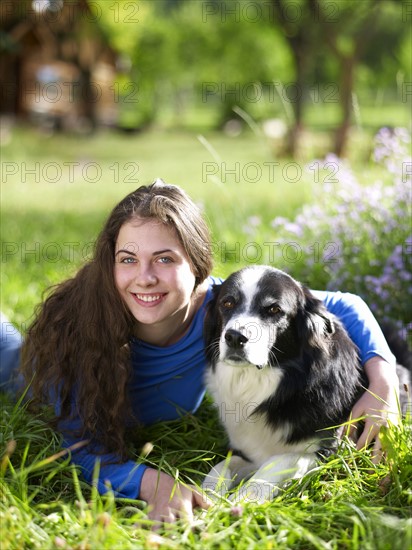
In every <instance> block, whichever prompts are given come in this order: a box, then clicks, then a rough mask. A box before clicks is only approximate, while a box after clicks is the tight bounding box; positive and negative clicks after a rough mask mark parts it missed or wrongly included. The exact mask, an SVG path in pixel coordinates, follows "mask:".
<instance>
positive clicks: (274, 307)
mask: <svg viewBox="0 0 412 550" xmlns="http://www.w3.org/2000/svg"><path fill="white" fill-rule="evenodd" d="M281 311H282V310H281V309H280V307H279V306H277V305H276V304H273V305H271V306H269V307H268V312H269V313H271V314H272V315H274V314H275V313H280V312H281Z"/></svg>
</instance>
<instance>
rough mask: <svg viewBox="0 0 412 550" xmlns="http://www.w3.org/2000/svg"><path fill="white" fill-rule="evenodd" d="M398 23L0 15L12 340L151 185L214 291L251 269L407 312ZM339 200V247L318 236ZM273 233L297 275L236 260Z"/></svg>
mask: <svg viewBox="0 0 412 550" xmlns="http://www.w3.org/2000/svg"><path fill="white" fill-rule="evenodd" d="M411 21H412V2H411V1H410V0H362V1H357V0H353V1H352V0H251V1H248V0H226V1H220V0H209V1H206V0H205V1H203V0H152V1H151V0H138V1H137V0H136V1H131V0H93V1H91V0H90V1H89V0H2V1H1V3H0V51H1V57H2V63H1V68H0V78H1V88H0V122H1V132H0V141H1V148H2V284H3V293H2V309H3V310H6V312H7V313H8V314H9V315H10V316H11V317H12V318H13V320H14V321H15V322H19V323H20V325H21V326H22V325H23V324H24V321H25V320H27V319H28V318H29V317H30V315H31V311H32V309H33V306H34V304H35V303H36V302H38V301H39V300H40V298H41V294H42V292H43V291H44V289H45V288H47V286H48V285H50V284H52V283H55V282H58V281H59V280H61V279H62V278H64V277H66V276H67V275H68V274H70V273H72V272H73V270H74V269H76V268H77V267H78V265H79V264H80V263H81V262H82V261H84V260H85V259H87V258H89V257H90V254H91V249H92V245H93V241H94V239H95V236H96V233H97V231H98V230H99V228H100V226H101V223H102V221H103V220H104V219H105V217H106V216H107V214H108V212H109V211H110V209H111V208H112V206H113V205H114V203H115V202H117V201H118V200H120V199H121V198H122V197H123V196H124V195H126V194H127V193H128V192H130V191H131V190H133V189H135V188H136V187H138V186H139V185H142V184H147V183H150V182H151V181H153V180H154V179H155V178H156V177H162V178H163V179H164V180H165V181H168V182H171V183H176V184H178V185H180V186H182V187H183V188H184V189H186V190H187V191H188V192H189V193H190V194H191V196H192V197H193V198H194V199H195V200H196V201H197V202H198V203H199V205H200V206H201V207H202V208H203V210H204V213H205V216H206V217H207V219H208V221H209V223H210V226H211V229H212V232H213V235H214V239H215V242H217V243H218V244H217V245H216V258H215V260H216V271H217V274H223V275H226V274H227V273H228V272H229V271H231V270H233V268H234V267H239V266H240V265H243V264H245V263H248V262H249V263H250V262H252V261H258V262H263V261H266V262H271V263H277V265H279V266H280V267H283V268H285V269H286V270H288V271H290V272H292V274H295V275H296V276H299V277H303V278H304V280H305V282H307V283H308V284H311V285H313V286H317V287H325V286H329V287H330V288H332V287H333V286H335V287H336V286H339V285H340V286H342V285H343V286H344V288H343V289H349V290H354V291H356V292H359V293H361V294H362V295H364V296H366V297H367V298H369V295H368V292H370V288H371V286H373V285H375V286H376V294H377V295H379V292H382V288H383V286H382V285H385V284H386V285H389V287H388V288H389V290H390V291H391V292H392V293H394V292H395V290H394V289H395V288H397V286H396V285H397V284H398V282H399V281H400V280H401V281H402V285H401V287H400V288H399V289H398V290H397V291H396V292H398V294H399V296H403V295H404V292H405V291H406V292H408V293H410V292H411V283H410V279H409V278H408V276H407V269H406V267H405V266H406V264H407V262H409V263H410V254H411V248H410V246H411V242H410V241H409V240H407V239H409V236H408V235H409V234H410V223H409V219H408V215H409V214H410V211H409V210H408V208H407V207H406V206H405V208H404V206H402V208H404V209H403V210H402V208H401V209H399V204H398V205H397V206H396V205H395V204H394V203H393V200H394V196H395V195H397V196H398V197H399V193H400V191H399V189H401V191H402V192H403V191H404V190H405V189H406V188H407V186H408V185H409V183H410V172H411V170H410V166H411V164H410V128H411V99H412V74H411V46H412V43H411ZM382 128H383V129H384V133H383V134H382ZM379 132H381V133H379ZM385 132H386V133H385ZM376 136H379V137H378V138H377V137H376ZM377 139H378V142H377V141H376V140H377ZM377 147H378V149H379V147H380V148H381V149H380V151H381V152H380V156H379V154H377V153H376V151H377ZM382 148H383V149H384V152H382V150H383V149H382ZM327 155H329V156H327ZM317 159H323V160H322V161H320V160H317ZM394 159H395V160H394ZM345 162H347V163H350V166H351V167H352V169H353V171H354V174H355V175H353V174H352V176H351V175H350V174H349V172H348V167H347V165H346V164H345ZM385 163H386V164H385ZM391 163H392V164H391ZM348 174H349V175H348ZM355 176H356V177H355ZM355 180H356V185H357V187H356V189H354V187H353V185H354V181H355ZM378 183H379V185H383V186H384V191H382V190H381V191H379V193H381V194H380V195H379V193H378V194H377V192H375V193H374V194H371V193H369V195H362V193H363V191H361V190H362V189H363V190H365V189H367V187H368V186H370V185H372V184H373V185H375V184H376V185H377V184H378ZM332 184H333V185H335V186H333V185H332ZM396 185H399V186H400V187H399V188H398V187H396ZM337 186H340V187H339V188H338V187H337ZM351 186H352V187H351ZM345 189H346V191H347V193H348V192H349V195H351V198H352V199H354V200H355V203H353V204H351V205H349V206H348V204H346V211H345V214H344V219H345V221H346V223H347V224H348V226H349V225H350V224H351V223H352V224H354V227H355V226H356V223H358V226H359V227H358V226H356V227H357V229H356V230H352V232H351V233H350V237H347V239H348V242H346V244H345V243H343V241H342V235H341V234H339V235H338V234H337V233H333V232H332V233H331V231H332V229H331V228H332V226H333V223H334V222H333V220H335V221H336V219H337V213H338V211H339V208H340V207H341V206H342V201H345V200H348V198H347V197H346V198H345V194H344V193H343V191H342V190H345ZM348 190H350V191H348ZM375 191H376V190H375ZM365 192H366V191H365ZM401 194H402V193H401ZM372 195H373V196H374V197H375V199H374V200H377V203H376V205H379V206H382V207H385V208H387V214H385V215H384V214H382V215H380V217H379V216H377V214H376V209H377V206H375V207H374V211H372V207H371V205H372V204H375V203H373V200H372V199H371V196H372ZM376 197H378V199H376ZM385 197H386V198H385ZM391 197H392V198H391ZM402 197H403V195H402ZM326 199H327V200H326ZM391 200H392V202H390V201H391ZM399 200H400V199H399ZM405 200H406V199H404V198H402V201H403V202H402V205H404V203H405ZM334 201H335V202H334ZM336 201H338V202H336ZM339 201H340V202H339ZM356 201H357V202H356ZM362 201H364V202H365V204H366V205H368V204H369V206H368V207H367V208H366V206H365V218H362V220H361V222H360V221H357V220H355V217H354V216H355V211H360V210H362V209H361V208H360V206H359V205H360V204H361V203H362ZM385 201H386V202H385ZM326 203H327V205H326ZM389 203H390V204H389ZM315 204H317V205H319V204H323V205H324V206H323V207H322V208H323V210H321V213H319V211H318V212H317V213H316V212H314V211H313V212H311V213H310V214H308V215H307V217H306V218H305V216H304V215H303V214H302V209H303V208H304V206H305V205H315ZM405 204H406V203H405ZM332 205H334V206H333V208H335V210H333V208H332ZM395 206H396V208H397V214H396V215H395V213H394V212H395V210H396V208H395ZM331 208H332V210H331ZM328 209H329V210H328ZM348 209H349V210H348ZM388 209H389V210H388ZM394 209H395V210H394ZM326 212H328V214H327V215H326ZM339 212H340V211H339ZM400 212H401V213H400ZM408 212H409V214H408ZM322 215H324V218H322ZM386 215H387V218H385V216H386ZM299 216H301V217H300V218H299ZM328 216H329V218H328ZM382 216H383V217H382ZM405 216H406V218H405ZM316 217H318V218H319V219H320V218H322V219H324V223H323V226H322V228H319V227H318V228H317V229H316V231H315V229H312V233H310V234H306V233H305V235H303V233H304V230H305V231H306V230H307V228H308V227H309V225H310V224H309V221H310V219H312V221H313V219H314V218H316ZM389 218H391V219H392V220H394V219H395V218H396V220H397V221H396V223H395V224H394V227H395V229H393V230H392V229H391V230H389V228H388V226H387V224H386V222H385V221H384V220H386V219H389ZM279 220H281V221H279ZM282 220H283V222H282ZM365 220H366V221H365ZM371 220H374V221H373V224H372V225H373V227H374V228H375V229H376V231H375V229H374V231H375V232H374V233H371V231H372V230H371V231H369V233H365V234H364V233H362V231H363V230H364V228H365V227H366V226H368V224H370V223H372V222H371ZM289 222H290V224H289V226H288V225H287V224H288V223H289ZM355 222H356V223H355ZM293 224H294V225H293ZM385 224H386V225H385ZM285 227H286V229H290V230H292V233H287V231H286V233H285V234H284V235H283V237H282V239H283V240H282V242H283V243H284V245H282V246H286V245H289V244H290V243H291V242H293V243H295V244H297V247H298V248H295V249H293V250H295V252H296V251H297V252H302V253H303V251H304V250H306V251H307V253H306V256H305V255H303V256H302V257H301V256H299V255H298V256H299V257H297V256H296V254H294V252H293V250H292V249H290V247H289V248H288V249H287V251H286V252H285V248H282V247H280V248H277V249H276V250H277V252H279V251H280V252H279V254H280V255H278V256H276V257H275V256H274V255H273V251H274V248H273V246H269V245H268V246H266V248H261V249H260V251H259V250H257V252H256V253H255V252H254V249H253V250H252V248H250V247H249V248H247V249H245V246H249V245H250V243H252V244H253V245H254V246H255V248H256V243H264V242H266V243H272V244H279V242H280V241H279V240H278V239H280V236H281V234H282V231H283V232H284V231H285ZM368 227H369V226H368ZM360 228H363V229H362V230H361V229H360ZM293 229H294V232H293ZM302 231H303V233H302ZM328 231H329V233H328ZM342 231H343V230H342ZM391 231H392V232H391ZM355 233H356V235H355ZM347 234H348V235H349V232H347ZM362 239H363V241H362ZM362 242H363V243H365V242H367V243H368V246H367V247H366V246H365V244H362ZM330 243H333V244H335V245H336V246H337V247H338V248H336V250H334V251H333V250H332V252H331V248H330V246H329V247H328V245H329V244H330ZM348 243H349V244H348ZM260 246H261V245H260ZM345 247H346V248H345ZM396 247H398V248H396ZM399 247H400V250H401V252H399ZM245 250H246V251H245ZM395 250H398V253H399V254H400V255H401V259H402V261H404V264H402V266H400V267H399V269H401V273H402V276H401V275H399V273H398V274H397V275H396V277H397V279H396V281H397V282H396V281H395V282H393V281H392V279H391V278H390V277H389V279H388V274H387V271H385V269H389V268H388V266H387V264H388V261H389V258H392V254H393V253H394V251H395ZM308 251H309V252H308ZM259 252H260V254H259ZM308 258H309V259H310V261H309V260H308ZM335 260H336V262H338V260H339V261H340V262H341V263H339V262H338V263H337V264H336V262H335ZM391 261H392V260H391ZM342 262H344V263H345V266H346V268H347V266H348V262H350V263H351V265H352V268H351V269H350V270H349V271H350V280H349V278H347V279H345V278H342V273H341V272H339V273H338V272H337V267H336V266H337V265H339V266H340V269H341V270H342V269H343V268H342V265H341V264H342ZM405 262H406V263H405ZM315 264H316V265H315ZM335 264H336V265H335ZM391 265H392V264H391ZM408 265H409V264H408ZM365 276H374V277H375V279H376V280H374V281H369V282H367V283H365V281H364V277H365ZM384 276H385V277H386V279H382V278H383V277H384ZM391 276H392V275H391ZM355 277H358V282H356V283H355V282H354V278H355ZM393 277H395V276H393ZM360 279H362V281H361V280H360ZM381 279H382V280H381ZM376 281H378V282H379V284H380V285H381V286H379V285H378V283H377V282H376ZM385 281H386V282H385ZM388 281H389V282H388ZM372 283H373V284H372ZM362 285H363V286H362ZM405 285H406V286H405ZM375 286H374V287H373V288H375ZM368 288H369V290H367V289H368ZM385 288H386V287H385ZM405 289H406V290H405ZM389 290H387V291H388V292H389ZM400 299H401V300H402V298H400ZM402 301H404V300H402ZM382 307H383V305H382V306H380V305H379V304H378V305H377V306H376V308H377V309H376V311H381V309H382ZM379 308H381V309H379ZM386 313H388V312H386ZM392 315H393V316H395V317H399V316H401V317H402V319H403V322H404V323H407V322H408V315H410V310H408V312H404V311H403V310H402V313H399V311H397V312H395V313H394V312H392ZM409 319H410V317H409ZM23 328H24V327H23Z"/></svg>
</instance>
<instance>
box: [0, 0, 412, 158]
mask: <svg viewBox="0 0 412 550" xmlns="http://www.w3.org/2000/svg"><path fill="white" fill-rule="evenodd" d="M411 11H412V7H411V2H410V0H362V1H361V2H358V1H352V0H342V1H339V0H333V1H332V0H253V1H248V0H240V1H237V0H236V1H235V0H227V1H220V0H208V1H203V0H154V1H150V0H143V1H130V0H113V1H112V0H94V1H88V0H18V1H7V0H3V1H2V3H1V35H0V37H1V43H0V44H1V51H2V57H3V63H2V66H1V73H0V74H1V81H2V96H1V114H2V117H3V118H4V117H9V123H15V122H19V121H27V122H30V123H31V124H33V125H36V126H38V127H40V128H42V129H43V130H45V131H47V130H48V131H50V132H52V131H71V132H79V133H85V132H91V131H93V130H95V129H98V128H101V127H106V128H116V129H119V130H122V131H124V132H138V131H145V130H148V129H150V128H153V127H154V126H161V127H163V128H185V129H191V130H199V129H219V130H222V131H224V132H225V133H227V134H229V135H236V134H238V133H240V132H242V130H243V128H244V127H245V125H247V124H248V120H249V118H251V119H253V121H254V122H256V123H262V128H263V131H264V133H265V134H266V135H267V136H268V137H269V138H272V139H273V140H274V141H278V142H279V143H274V146H275V145H278V147H281V148H282V149H281V150H280V152H282V153H286V154H291V155H295V154H296V153H297V152H298V150H299V141H300V138H301V137H302V133H303V132H304V130H305V129H308V130H312V131H319V132H322V131H327V132H328V133H329V134H333V136H332V137H331V139H332V142H331V143H330V144H328V145H329V148H331V147H332V149H333V150H334V151H335V152H336V153H337V154H339V155H342V154H344V153H345V149H346V147H347V142H348V139H349V137H350V132H351V129H352V127H356V128H357V129H364V130H365V131H369V132H374V131H376V130H377V129H379V127H381V126H383V125H391V126H395V125H397V124H399V123H401V122H402V121H403V122H404V123H405V122H406V121H407V119H408V112H409V111H408V109H409V107H410V96H411V94H412V90H411V87H412V85H411V58H410V47H411V42H410V40H411V37H410V23H411V19H412V14H411ZM5 124H6V125H7V121H6V122H3V124H2V126H3V127H4V125H5ZM6 127H7V126H6ZM3 137H4V136H3ZM276 152H278V153H279V151H276Z"/></svg>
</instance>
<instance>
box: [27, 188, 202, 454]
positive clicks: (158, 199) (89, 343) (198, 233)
mask: <svg viewBox="0 0 412 550" xmlns="http://www.w3.org/2000/svg"><path fill="white" fill-rule="evenodd" d="M133 218H154V219H157V220H159V221H161V222H162V223H165V224H167V225H169V226H172V227H174V228H175V230H176V232H177V235H178V238H179V239H180V242H181V243H182V245H183V247H184V249H185V251H186V254H187V256H188V258H189V263H190V265H191V268H192V271H193V273H194V274H195V276H196V285H198V284H200V283H201V282H202V281H203V280H204V279H206V277H207V276H208V275H209V274H210V272H211V268H212V260H211V252H210V236H209V231H208V228H207V225H206V223H205V222H204V220H203V218H202V216H201V214H200V212H199V210H198V208H197V207H196V206H195V204H194V203H193V202H192V201H191V200H190V198H189V197H188V196H187V195H186V194H185V193H184V192H183V191H182V190H181V189H180V188H178V187H176V186H173V185H166V184H164V183H163V182H162V181H161V180H157V181H156V182H155V183H154V184H152V185H150V186H147V187H145V186H143V187H140V188H139V189H137V190H136V191H134V192H133V193H130V194H129V195H127V196H126V197H125V198H124V199H123V200H122V201H121V202H120V203H119V204H118V205H117V206H116V207H115V208H114V209H113V211H112V213H111V214H110V216H109V218H108V220H107V222H106V224H105V226H104V228H103V230H102V232H101V233H100V235H99V237H98V239H97V241H96V243H95V250H94V257H93V259H92V260H91V261H90V262H88V263H87V264H86V265H84V266H83V267H82V268H81V269H80V270H79V271H78V273H77V274H76V275H75V276H74V277H73V278H72V279H69V280H67V281H65V282H63V283H61V284H59V285H57V286H56V287H54V288H53V289H52V291H51V294H50V295H49V296H48V298H47V299H46V300H45V301H44V302H43V303H42V304H41V305H40V306H38V308H37V311H36V317H35V320H34V322H33V323H32V325H31V326H30V327H29V329H28V332H27V336H26V338H25V343H24V345H23V350H22V367H21V368H22V372H23V374H24V377H25V380H26V382H27V383H30V384H31V391H32V395H33V398H34V401H35V402H37V403H50V401H51V400H55V399H58V400H59V404H60V413H59V416H58V418H57V420H58V421H60V420H65V419H67V418H70V417H71V416H79V417H80V420H81V424H82V429H81V433H80V434H78V436H79V437H83V438H86V437H87V438H92V439H93V440H95V441H96V442H99V443H100V444H102V445H103V447H104V450H105V451H106V450H107V451H109V452H116V453H118V454H119V455H120V456H123V457H125V443H124V434H125V429H126V424H127V422H128V421H130V419H131V406H130V401H129V396H128V391H127V384H128V380H129V377H130V375H131V365H130V350H129V340H130V338H131V336H132V334H133V327H134V324H135V323H136V321H135V319H134V318H133V317H132V315H131V314H130V312H129V311H128V309H127V307H126V306H125V304H124V303H123V301H122V299H121V297H120V294H119V292H118V290H117V289H116V286H115V281H114V257H115V248H116V241H117V237H118V234H119V231H120V228H121V227H122V225H123V224H124V223H126V222H128V221H129V220H131V219H133ZM53 396H54V397H53Z"/></svg>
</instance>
